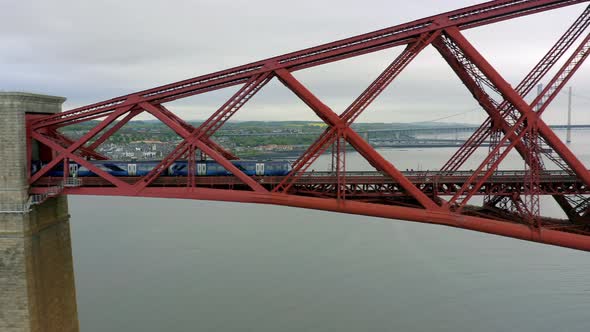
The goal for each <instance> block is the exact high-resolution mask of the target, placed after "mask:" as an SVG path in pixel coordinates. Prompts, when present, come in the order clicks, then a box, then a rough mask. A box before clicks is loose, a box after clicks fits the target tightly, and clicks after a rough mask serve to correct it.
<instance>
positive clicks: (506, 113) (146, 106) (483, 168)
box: [27, 0, 590, 251]
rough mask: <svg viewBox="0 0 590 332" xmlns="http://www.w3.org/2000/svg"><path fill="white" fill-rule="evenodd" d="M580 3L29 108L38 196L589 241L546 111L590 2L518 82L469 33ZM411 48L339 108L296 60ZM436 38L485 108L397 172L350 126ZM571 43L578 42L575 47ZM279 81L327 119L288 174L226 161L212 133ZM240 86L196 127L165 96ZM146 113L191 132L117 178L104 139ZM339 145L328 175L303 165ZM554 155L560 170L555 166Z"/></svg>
mask: <svg viewBox="0 0 590 332" xmlns="http://www.w3.org/2000/svg"><path fill="white" fill-rule="evenodd" d="M585 2H588V0H586V1H582V0H561V1H557V0H512V1H507V0H498V1H489V2H485V3H482V4H479V5H474V6H470V7H466V8H463V9H458V10H454V11H451V12H447V13H443V14H440V15H435V16H431V17H427V18H423V19H419V20H416V21H413V22H409V23H405V24H401V25H397V26H393V27H390V28H386V29H382V30H378V31H374V32H370V33H367V34H363V35H359V36H355V37H351V38H347V39H343V40H339V41H336V42H333V43H328V44H324V45H320V46H316V47H312V48H308V49H304V50H301V51H297V52H292V53H289V54H285V55H281V56H277V57H273V58H268V59H265V60H261V61H257V62H253V63H250V64H247V65H243V66H239V67H235V68H231V69H227V70H223V71H219V72H215V73H212V74H208V75H203V76H199V77H195V78H192V79H188V80H184V81H180V82H176V83H171V84H168V85H164V86H160V87H156V88H153V89H149V90H144V91H140V92H136V93H132V94H129V95H126V96H121V97H117V98H113V99H110V100H107V101H103V102H99V103H95V104H92V105H88V106H84V107H80V108H76V109H73V110H70V111H66V112H62V113H59V114H55V115H48V116H30V117H29V118H28V121H27V133H28V137H29V143H30V144H29V151H28V155H29V156H30V162H32V159H33V152H32V150H33V146H35V145H37V146H38V147H39V148H38V150H39V151H41V152H42V153H40V157H39V158H41V159H42V160H43V161H44V163H45V165H44V166H43V167H42V168H41V170H39V171H37V172H35V173H34V174H31V176H30V183H31V193H32V194H35V195H38V196H41V197H48V196H51V195H55V194H56V192H60V193H64V194H82V195H114V196H140V197H166V198H188V199H206V200H220V201H233V202H249V203H264V204H278V205H286V206H294V207H301V208H311V209H321V210H328V211H336V212H342V213H353V214H361V215H369V216H378V217H385V218H395V219H404V220H412V221H418V222H425V223H432V224H439V225H447V226H453V227H459V228H465V229H471V230H475V231H480V232H487V233H492V234H498V235H503V236H509V237H514V238H519V239H524V240H529V241H536V242H540V243H545V244H552V245H558V246H564V247H570V248H575V249H580V250H587V251H590V214H589V210H590V208H589V207H590V203H589V202H590V200H589V199H588V198H587V197H588V196H587V195H589V194H590V189H589V188H590V172H589V171H588V168H587V167H586V166H585V165H584V164H582V162H580V160H578V158H577V157H576V156H575V155H574V154H573V153H572V152H571V151H570V150H569V148H568V147H567V146H566V145H565V144H564V143H563V142H562V141H561V140H560V139H559V138H558V137H557V136H556V135H555V133H554V132H553V131H552V130H551V129H550V128H549V127H548V126H547V124H546V123H545V122H544V121H543V120H542V118H541V115H542V114H543V111H544V110H545V109H546V108H547V106H548V105H549V104H550V103H551V101H552V100H553V99H554V98H555V96H556V95H557V94H558V93H559V92H560V91H561V89H562V88H563V86H565V84H566V83H567V82H568V81H569V80H570V79H571V77H572V76H573V74H574V73H575V72H576V71H577V70H578V69H579V68H580V67H581V65H582V63H583V62H584V60H585V59H586V58H587V57H588V54H589V53H590V34H588V32H587V28H588V26H589V25H590V6H589V7H586V8H585V10H584V11H583V12H582V14H581V15H580V16H579V17H578V18H577V19H576V20H575V21H574V23H573V24H572V25H571V27H570V28H569V29H568V30H567V31H566V32H565V33H564V34H563V35H562V37H561V38H560V39H559V40H558V41H557V42H556V43H555V45H554V46H553V47H552V48H551V49H550V50H549V51H548V52H547V54H546V55H545V56H544V57H543V58H542V59H541V60H540V61H539V63H538V64H537V65H536V66H535V67H534V68H532V70H531V72H530V73H529V74H528V75H527V76H526V77H525V78H524V79H523V81H522V82H521V83H520V84H519V85H518V86H516V88H513V87H512V86H511V85H510V84H509V83H508V82H507V81H506V80H505V79H504V78H503V77H502V75H501V74H500V73H499V72H498V71H497V70H496V69H495V68H494V67H493V66H492V65H491V64H490V63H489V62H488V61H487V59H486V58H485V57H484V56H483V55H482V54H481V53H479V51H478V50H477V49H476V48H475V47H474V46H473V45H472V44H471V43H470V42H469V41H468V40H467V38H465V36H464V35H463V33H462V31H463V30H466V29H471V28H475V27H479V26H482V25H487V24H492V23H496V22H500V21H504V20H510V19H513V18H517V17H522V16H526V15H532V14H535V13H539V12H544V11H549V10H555V9H559V8H562V7H566V6H572V5H577V4H581V3H585ZM584 34H586V35H584ZM402 45H405V49H404V50H403V51H402V52H401V54H400V55H399V56H398V57H397V58H395V59H394V60H393V61H392V63H391V64H390V65H389V66H388V67H387V68H385V70H384V71H383V72H382V73H381V74H380V75H379V76H378V77H377V78H376V79H375V80H374V81H373V82H372V83H371V84H370V85H369V86H368V87H367V89H366V90H365V91H364V92H363V93H362V94H361V95H360V96H358V98H357V99H356V100H355V101H354V102H353V103H352V104H351V105H350V106H349V107H348V108H346V109H345V110H342V111H341V112H337V111H335V110H332V109H331V108H330V107H328V106H327V105H326V104H324V103H323V102H322V101H321V100H320V99H319V98H318V97H317V96H315V95H314V94H313V93H312V92H311V91H310V90H309V89H308V88H307V87H306V86H305V85H303V84H302V83H301V82H300V81H298V80H297V79H296V78H295V76H293V72H295V71H297V70H301V69H305V68H310V67H314V66H320V65H323V64H326V63H330V62H334V61H339V60H343V59H347V58H351V57H356V56H359V55H363V54H367V53H371V52H376V51H380V50H384V49H387V48H393V47H396V46H402ZM429 45H432V46H433V47H434V48H436V50H437V51H438V52H439V53H440V54H441V56H442V57H443V59H444V60H445V61H446V62H447V63H448V64H449V66H450V67H451V68H452V69H453V71H454V72H455V73H456V75H457V76H458V77H459V79H461V81H462V82H463V84H464V85H465V87H466V88H467V89H468V90H469V91H470V93H471V94H472V95H473V97H474V98H475V99H476V100H477V102H478V103H479V104H480V105H481V107H482V109H483V110H484V111H485V112H486V113H487V114H488V116H489V117H488V119H487V120H486V121H485V122H484V123H483V124H482V125H481V126H480V127H479V129H478V130H476V131H475V132H474V134H473V135H472V136H471V137H470V138H469V139H468V140H467V141H466V143H465V144H464V146H462V147H461V148H459V149H458V150H457V152H456V153H454V154H453V156H451V158H450V159H449V160H448V162H447V163H446V164H444V165H443V166H442V168H441V170H440V171H437V172H433V173H419V174H417V173H408V172H401V171H400V170H398V169H397V168H396V167H395V160H387V159H385V158H384V157H383V156H381V155H380V154H379V153H378V152H377V151H376V150H375V149H374V148H373V147H372V146H371V145H370V144H369V143H368V142H367V141H366V140H365V139H363V138H362V137H361V136H360V135H359V134H358V133H357V132H356V131H355V130H353V129H352V127H351V125H352V124H353V123H354V121H355V120H356V119H357V118H358V117H359V115H360V114H362V112H364V111H365V110H366V109H367V108H368V107H369V106H370V105H371V103H372V102H373V101H374V100H375V99H376V98H377V97H378V96H379V95H380V94H381V92H383V91H384V90H385V89H386V88H387V87H388V86H389V85H390V84H391V83H392V82H393V81H394V80H395V78H396V77H397V76H398V75H399V74H400V73H401V72H402V71H403V70H404V68H406V67H407V65H408V64H410V63H411V62H412V61H413V60H414V59H415V58H416V57H417V56H418V55H419V54H420V52H421V51H422V50H423V49H425V48H426V47H428V46H429ZM574 45H578V46H576V47H575V48H574V49H573V50H572V47H573V46H574ZM568 52H569V57H567V58H566V59H565V60H564V59H563V58H564V56H565V55H566V54H568ZM560 61H561V62H562V64H561V65H560V68H559V69H557V73H556V74H554V76H553V77H552V78H550V79H549V84H547V86H546V88H545V89H544V90H543V91H542V92H541V93H540V94H539V95H538V96H537V97H536V98H534V100H533V101H532V102H531V103H527V102H526V100H525V98H526V97H527V95H528V94H529V93H530V92H531V90H532V88H533V87H534V86H535V85H536V84H538V83H539V82H540V81H541V79H543V78H545V76H546V75H547V74H548V73H549V72H550V70H551V69H552V68H553V67H554V66H555V65H556V64H557V63H559V62H560ZM275 78H276V79H278V80H279V81H280V82H281V83H282V84H283V85H285V87H286V88H288V89H289V90H291V91H292V92H293V93H294V94H295V95H296V96H297V97H299V98H300V99H301V100H302V101H303V102H304V103H305V104H306V105H307V106H308V107H309V108H310V109H311V110H312V111H313V112H314V113H315V114H316V115H317V116H318V117H319V118H320V119H321V120H322V121H323V122H325V123H326V125H327V127H326V129H325V131H324V132H323V133H322V134H321V135H320V137H319V138H318V139H317V140H316V141H315V142H314V143H313V144H311V145H310V147H309V148H308V149H307V150H306V151H305V152H304V153H303V154H302V155H301V156H300V157H299V158H298V159H297V160H296V161H295V162H294V163H293V165H292V167H293V168H292V171H291V172H290V173H289V174H288V175H286V176H282V177H264V176H249V175H247V174H246V173H245V172H244V171H243V170H241V169H239V168H238V167H237V166H235V165H234V164H233V163H232V162H231V160H233V159H237V158H238V157H237V156H236V155H234V154H233V153H232V152H230V151H228V150H227V149H226V148H224V147H223V146H221V145H219V144H218V143H216V142H215V141H214V140H213V138H212V137H213V135H214V134H215V133H216V132H217V131H218V130H219V129H220V128H221V127H222V126H223V125H224V124H225V123H226V122H227V121H228V120H229V119H231V117H232V116H233V115H234V114H235V113H236V112H238V111H239V110H240V109H241V108H242V106H243V105H245V104H246V103H247V102H248V101H249V100H250V99H251V98H252V97H253V96H254V95H255V94H256V93H258V92H259V91H260V90H261V89H263V88H264V86H265V85H266V84H267V83H268V82H269V81H271V80H272V79H275ZM236 85H240V86H241V87H240V88H239V89H238V90H237V92H236V93H235V94H234V95H233V96H231V97H230V98H229V99H228V100H227V101H226V102H225V103H224V104H223V105H222V106H221V107H219V109H217V110H216V111H215V112H213V114H212V115H211V116H210V117H209V118H208V119H207V120H206V121H205V122H203V123H202V124H201V125H200V126H198V127H195V126H192V125H191V124H189V123H188V122H186V121H184V120H183V119H181V118H179V117H178V116H176V115H175V114H174V113H173V112H171V111H170V110H168V109H167V108H166V106H165V104H166V103H168V102H171V101H174V100H178V99H181V98H186V97H190V96H194V95H197V94H203V93H207V92H210V91H214V90H218V89H223V88H226V87H230V86H236ZM144 112H147V113H149V114H151V115H153V116H154V117H155V118H157V119H158V120H159V121H161V122H162V123H164V124H166V125H167V126H168V127H169V128H170V129H171V130H173V131H174V133H176V134H177V135H178V136H179V137H180V138H181V139H182V141H181V143H179V144H178V145H177V146H176V148H175V149H174V150H173V151H172V152H171V153H170V154H169V155H168V156H166V157H164V158H163V159H162V160H161V161H160V162H159V164H158V165H157V166H156V167H154V168H153V169H152V170H151V171H150V172H149V173H148V174H147V175H145V176H139V177H133V176H129V177H117V176H114V175H112V174H109V173H108V172H106V171H104V170H102V169H101V168H99V167H97V166H96V165H95V164H94V163H92V161H91V159H95V160H103V159H107V157H106V156H103V155H101V154H99V153H97V152H96V149H97V148H98V147H99V146H100V145H101V144H103V143H104V142H106V141H107V140H108V138H109V137H111V136H112V135H113V134H114V133H116V132H117V131H118V130H120V129H121V128H122V127H123V126H124V125H125V124H126V123H128V122H129V121H130V120H132V119H133V118H134V117H136V116H138V115H140V114H142V113H144ZM91 120H98V121H97V124H96V125H95V126H94V127H93V128H92V129H91V130H90V131H89V132H87V133H86V134H84V135H83V136H82V137H80V138H78V139H72V138H69V137H66V136H65V135H63V134H62V133H61V132H60V128H62V127H65V126H69V125H72V124H77V123H81V122H88V121H91ZM486 139H491V142H492V144H491V146H490V148H489V149H490V150H489V153H488V155H487V156H486V157H485V158H484V160H483V161H482V162H481V163H480V165H479V166H478V167H477V168H476V169H475V170H472V171H465V170H460V169H461V167H462V165H464V163H465V162H466V161H467V160H468V159H469V158H471V157H472V155H473V153H474V151H475V150H476V149H477V148H479V147H481V145H482V143H483V142H484V141H485V140H486ZM330 148H331V151H332V168H331V171H330V172H328V173H321V172H308V170H309V168H310V166H311V165H312V164H313V163H314V162H315V161H316V160H317V158H318V157H319V156H320V155H321V154H323V153H324V152H326V151H328V150H329V149H330ZM347 150H348V151H350V150H355V151H357V152H358V153H359V154H360V155H361V156H362V157H364V158H365V159H366V160H367V161H368V162H369V163H370V164H371V165H372V166H373V167H374V168H375V170H376V171H375V172H372V173H370V174H352V173H351V172H348V171H347V169H346V151H347ZM512 150H515V151H517V152H518V153H519V154H520V155H521V156H522V158H523V161H524V163H523V164H524V170H523V171H520V173H519V172H514V173H511V174H507V173H505V172H504V173H503V171H499V170H498V167H499V165H500V164H501V163H502V161H503V160H504V159H505V158H506V156H507V154H508V153H509V152H510V151H512ZM43 151H44V153H43ZM48 151H49V152H48ZM198 158H209V159H212V160H214V161H216V162H217V163H218V164H219V165H221V166H222V167H224V168H225V169H226V170H228V171H230V172H231V174H233V175H232V176H230V177H221V178H220V177H217V178H216V177H202V176H196V174H197V170H196V161H197V159H198ZM177 160H187V161H188V165H189V175H188V176H186V177H173V178H171V177H166V176H164V175H163V174H164V172H165V171H166V170H167V169H168V168H169V167H170V166H171V165H172V164H173V163H174V162H175V161H177ZM70 162H76V163H78V164H80V165H82V166H84V167H86V168H87V169H89V170H90V171H92V172H93V173H95V174H96V175H97V177H92V178H75V177H72V176H70V174H68V166H69V164H70ZM60 164H63V167H64V176H63V178H60V179H55V178H52V177H49V176H48V172H49V171H50V170H52V169H53V168H54V167H56V166H58V165H60ZM548 165H550V166H548ZM551 165H554V166H557V167H558V168H559V170H558V171H555V170H548V169H549V168H550V167H551ZM555 172H559V173H555ZM56 188H59V191H56ZM475 195H482V196H484V197H485V198H484V204H483V205H481V204H480V205H478V204H474V203H473V201H472V198H473V196H475ZM540 195H550V196H553V197H554V199H555V200H556V201H557V203H558V204H559V206H560V207H561V208H562V209H563V211H564V213H565V215H566V216H567V219H563V220H561V219H555V218H548V217H544V216H542V215H541V209H540V203H539V202H540V201H539V196H540Z"/></svg>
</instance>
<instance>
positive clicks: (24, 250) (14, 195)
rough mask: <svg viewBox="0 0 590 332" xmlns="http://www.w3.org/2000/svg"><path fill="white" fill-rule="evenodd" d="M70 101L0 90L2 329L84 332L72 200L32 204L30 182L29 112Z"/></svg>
mask: <svg viewBox="0 0 590 332" xmlns="http://www.w3.org/2000/svg"><path fill="white" fill-rule="evenodd" d="M64 101H65V98H61V97H52V96H45V95H37V94H29V93H17V92H0V331H5V332H16V331H18V332H23V331H27V332H28V331H35V332H37V331H38V332H45V331H78V317H77V307H76V292H75V287H74V272H73V260H72V249H71V240H70V226H69V214H68V205H67V198H66V197H65V196H58V197H55V198H50V199H48V200H47V201H45V202H44V203H42V204H39V205H32V206H31V205H30V204H29V203H30V202H29V193H28V191H29V186H28V180H27V176H28V175H27V173H28V172H27V167H28V165H27V159H28V158H27V139H26V116H27V115H28V114H51V113H57V112H60V111H61V105H62V103H63V102H64ZM36 150H38V149H36ZM34 153H38V152H37V151H35V152H34Z"/></svg>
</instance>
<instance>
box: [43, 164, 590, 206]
mask: <svg viewBox="0 0 590 332" xmlns="http://www.w3.org/2000/svg"><path fill="white" fill-rule="evenodd" d="M403 173H404V175H405V176H406V177H407V178H408V179H409V180H410V181H411V182H412V183H414V184H415V185H416V186H417V187H419V188H420V189H421V190H422V191H424V192H426V193H429V194H431V195H452V194H454V193H455V192H456V191H458V190H459V189H460V188H461V187H462V186H463V185H464V183H466V182H467V181H468V180H469V177H470V176H471V171H456V172H453V173H452V174H449V173H441V172H437V171H409V172H403ZM118 178H119V179H121V180H123V181H124V182H126V183H129V184H134V183H136V182H137V181H140V180H141V177H139V176H134V177H129V176H126V177H118ZM252 178H253V179H255V181H257V182H258V183H260V184H262V185H263V186H264V187H266V188H267V189H269V190H271V189H272V188H274V187H275V186H276V185H277V184H279V183H280V182H281V181H282V180H283V178H284V177H283V176H253V177H252ZM524 178H525V172H524V171H517V170H505V171H497V172H496V173H494V175H493V176H491V177H490V178H489V179H488V180H487V181H486V182H485V183H484V185H483V186H482V187H481V188H480V189H479V190H478V191H477V192H476V195H484V194H489V193H491V192H493V193H495V194H500V195H502V194H506V195H508V194H510V192H512V189H514V188H518V189H520V187H522V186H523V185H524ZM78 180H79V185H78V186H82V187H111V186H113V185H112V184H111V183H110V182H108V181H107V180H105V179H103V178H100V177H82V178H79V179H78ZM62 182H63V178H61V177H43V178H41V179H40V180H39V181H37V182H36V183H35V187H34V188H33V191H34V192H35V191H36V192H41V191H43V190H44V188H45V187H48V186H57V185H59V184H61V183H62ZM345 182H346V186H347V191H348V193H349V195H350V196H349V198H351V199H353V198H354V196H360V197H366V196H367V195H371V196H372V195H375V194H378V195H380V196H381V195H395V196H401V195H403V194H404V190H403V189H402V188H401V187H399V186H398V183H397V181H396V180H395V179H392V178H390V177H388V176H385V175H383V174H381V173H380V172H347V173H346V177H345ZM195 184H196V186H198V187H207V188H217V189H234V190H240V189H243V190H248V187H247V186H245V185H244V184H243V183H242V181H241V180H240V179H238V178H237V177H235V176H195ZM336 184H337V177H336V176H335V174H334V173H332V172H310V173H306V174H305V175H304V176H302V177H301V178H299V179H298V180H297V182H296V183H295V184H294V185H293V188H292V192H293V193H307V194H312V193H321V194H322V195H327V194H331V193H334V192H335V189H336ZM186 185H187V177H185V176H162V177H159V178H157V179H156V180H155V181H154V182H153V183H152V184H151V185H150V186H151V187H185V186H186ZM540 185H541V186H542V189H543V192H544V193H545V194H547V195H551V194H557V193H559V194H564V193H578V194H585V193H590V190H589V189H588V188H587V186H585V185H584V183H583V182H582V181H580V180H579V179H578V178H577V177H575V176H573V175H571V174H569V173H567V172H565V171H544V172H543V173H542V174H541V176H540Z"/></svg>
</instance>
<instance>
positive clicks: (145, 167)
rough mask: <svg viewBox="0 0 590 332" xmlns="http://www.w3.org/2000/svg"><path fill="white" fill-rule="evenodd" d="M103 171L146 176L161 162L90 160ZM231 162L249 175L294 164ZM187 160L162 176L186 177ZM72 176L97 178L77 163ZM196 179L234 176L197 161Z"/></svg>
mask: <svg viewBox="0 0 590 332" xmlns="http://www.w3.org/2000/svg"><path fill="white" fill-rule="evenodd" d="M89 162H90V163H92V164H93V165H95V166H97V167H98V168H100V169H101V170H103V171H105V172H107V173H109V174H111V175H114V176H144V175H146V174H148V173H149V172H150V171H151V170H152V169H154V167H156V166H157V165H158V164H159V163H160V161H158V160H156V161H133V162H129V161H115V160H92V161H89ZM231 163H232V164H233V165H234V166H236V167H237V168H238V169H240V170H241V171H243V172H244V173H245V174H246V175H250V176H284V175H287V174H289V172H290V171H291V163H289V162H288V161H253V160H232V161H231ZM42 166H43V163H42V162H40V161H35V162H33V165H32V167H33V169H32V172H33V174H35V173H36V172H37V171H39V170H40V169H41V167H42ZM188 166H189V165H188V162H187V161H176V162H174V163H173V164H172V165H170V167H168V169H167V170H165V171H164V172H162V174H161V175H162V176H187V175H188V172H189V167H188ZM69 174H70V176H72V177H88V176H97V175H96V174H95V173H94V172H92V171H90V170H89V169H88V168H86V167H84V166H83V165H80V164H78V163H75V162H70V164H69ZM63 175H64V170H63V163H60V164H58V165H57V166H56V167H54V168H53V169H52V170H51V171H49V172H48V173H47V176H56V177H60V176H63ZM195 175H197V176H228V175H232V173H231V172H229V171H227V170H226V169H225V168H224V167H223V166H221V165H220V164H219V163H217V162H216V161H212V160H211V161H210V160H205V161H197V165H196V167H195Z"/></svg>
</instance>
